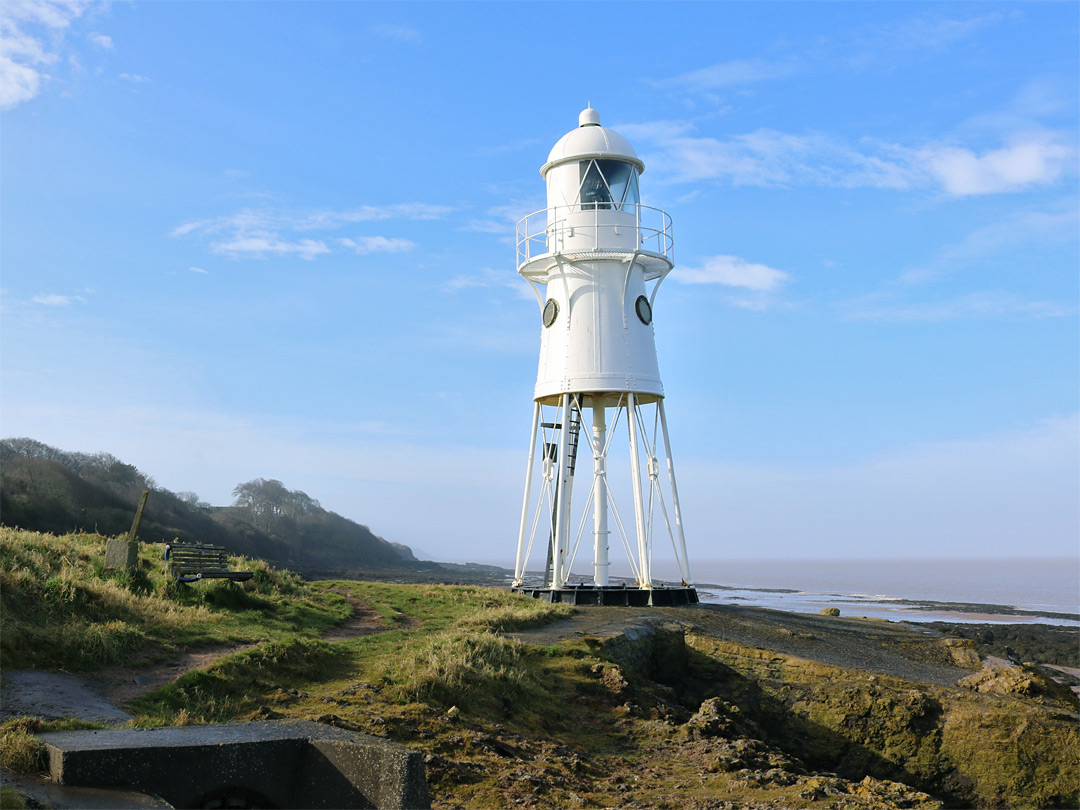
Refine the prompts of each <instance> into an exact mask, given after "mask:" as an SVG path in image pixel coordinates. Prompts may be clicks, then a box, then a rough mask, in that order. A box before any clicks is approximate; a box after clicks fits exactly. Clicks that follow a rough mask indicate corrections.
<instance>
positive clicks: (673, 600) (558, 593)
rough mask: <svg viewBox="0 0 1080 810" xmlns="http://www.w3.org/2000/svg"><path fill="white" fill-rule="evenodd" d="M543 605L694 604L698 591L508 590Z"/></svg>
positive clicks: (613, 588) (610, 587) (689, 588)
mask: <svg viewBox="0 0 1080 810" xmlns="http://www.w3.org/2000/svg"><path fill="white" fill-rule="evenodd" d="M510 590H511V591H513V592H514V593H522V594H525V595H526V596H531V597H532V598H533V599H543V600H544V601H545V602H565V603H566V604H569V605H615V606H621V607H649V606H651V607H671V606H675V605H696V604H697V602H698V596H697V590H696V589H695V588H694V587H693V586H689V585H688V586H684V587H681V588H672V587H664V586H657V587H654V588H652V589H651V590H650V589H646V588H629V587H627V586H626V585H608V586H606V587H601V586H599V585H566V586H565V587H562V588H535V587H530V586H525V585H519V586H518V587H516V588H511V589H510Z"/></svg>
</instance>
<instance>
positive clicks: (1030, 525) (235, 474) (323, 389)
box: [0, 0, 1080, 569]
mask: <svg viewBox="0 0 1080 810" xmlns="http://www.w3.org/2000/svg"><path fill="white" fill-rule="evenodd" d="M0 13H2V15H3V17H2V18H0V25H2V34H3V37H4V47H3V52H2V55H0V104H2V105H3V106H2V116H3V117H2V133H0V160H2V166H0V169H2V175H0V178H2V179H0V205H2V222H0V224H2V243H0V272H2V278H0V283H2V288H3V303H2V307H3V309H2V337H3V344H2V366H0V373H2V379H0V383H2V385H0V397H2V399H0V406H2V410H0V420H2V423H0V430H2V433H3V435H4V436H31V437H33V438H36V439H38V440H41V441H44V442H47V443H49V444H53V445H56V446H59V447H62V448H64V449H68V450H80V451H85V452H96V451H107V452H111V453H113V454H115V455H117V456H119V457H121V458H123V459H124V460H126V461H129V462H131V463H134V464H135V465H137V466H138V467H139V468H140V469H141V470H143V471H144V472H147V473H149V474H151V475H153V476H154V477H155V478H156V480H157V481H158V483H159V484H160V485H162V486H164V487H167V488H169V489H172V490H174V491H179V490H193V491H195V492H197V493H198V494H199V496H200V497H201V498H203V499H204V500H207V501H210V502H212V503H214V504H225V503H228V502H230V501H231V497H232V496H231V491H232V488H233V487H234V486H235V485H236V484H237V483H239V482H241V481H247V480H250V479H252V478H255V477H265V478H278V479H280V480H282V481H283V482H284V483H285V484H286V486H288V487H290V488H293V489H303V490H304V491H306V492H308V493H309V494H310V495H312V496H313V497H316V498H319V499H320V500H321V501H322V503H323V505H324V506H326V507H327V508H330V509H333V510H334V511H337V512H339V513H341V514H343V515H346V516H347V517H350V518H353V519H355V520H358V521H360V522H362V523H365V524H367V525H369V526H370V527H371V528H372V529H373V530H374V531H375V532H376V533H378V534H380V535H382V536H384V537H386V538H387V539H389V540H394V541H399V542H403V543H407V544H409V545H412V546H414V547H416V548H417V549H419V550H421V551H423V552H426V553H427V554H429V555H431V556H433V557H436V558H438V559H447V560H465V559H471V560H478V561H485V562H495V563H500V564H503V565H507V566H512V564H513V555H514V549H515V543H516V529H517V520H518V514H519V509H520V503H521V487H522V485H523V483H524V473H525V460H526V453H527V447H526V445H527V443H528V431H529V424H530V418H531V406H532V403H531V395H532V386H533V383H534V382H535V378H536V361H537V353H538V348H539V330H540V321H539V313H538V311H537V305H536V301H535V299H534V298H533V296H532V294H531V292H530V291H529V289H528V286H527V285H526V284H525V282H523V281H522V280H521V279H520V278H519V277H518V276H517V274H516V273H515V267H514V261H515V258H514V257H515V254H514V245H513V237H514V224H515V222H516V221H517V219H519V218H520V217H522V216H524V215H525V214H527V213H529V212H531V211H535V210H537V209H540V208H543V207H544V205H545V200H544V187H543V182H542V180H541V178H540V176H539V174H538V169H539V167H540V166H541V165H542V164H543V163H544V162H545V160H546V157H547V153H548V151H549V149H550V148H551V146H552V145H553V144H554V143H555V141H556V140H557V139H558V138H559V137H560V136H561V135H563V134H564V133H565V132H566V131H568V130H569V129H571V128H573V127H574V126H576V124H577V115H578V113H579V111H580V110H581V109H582V108H584V107H585V106H586V104H587V103H589V102H591V103H592V105H593V106H594V107H596V108H597V109H598V110H599V112H600V115H601V117H602V119H603V123H604V125H606V126H609V127H611V128H613V129H615V130H616V131H618V132H619V133H621V134H622V135H624V136H625V137H627V138H628V139H629V140H630V141H631V143H633V144H634V146H635V148H636V149H637V151H638V154H639V155H640V156H641V157H642V159H643V160H644V162H645V166H646V169H645V172H644V174H643V175H642V196H643V201H644V202H645V203H647V204H649V205H652V206H656V207H659V208H663V209H665V210H666V211H668V212H669V213H670V214H671V216H672V218H673V220H674V234H675V257H676V262H677V264H676V270H675V271H674V272H673V273H672V274H671V276H670V277H669V279H667V280H666V281H665V282H664V285H663V287H662V289H661V290H660V293H659V295H658V298H657V301H656V311H655V327H656V339H657V351H658V355H659V361H660V369H661V374H662V376H663V379H664V385H665V390H666V393H667V400H666V405H667V410H668V417H669V420H670V423H671V431H672V445H673V450H674V458H675V463H676V468H677V471H678V474H679V488H680V494H681V495H682V500H683V512H684V516H685V522H686V527H687V543H688V548H689V556H690V562H691V567H692V569H693V568H694V566H695V563H696V562H699V561H701V562H703V563H706V564H711V563H710V561H713V560H723V559H725V558H733V557H738V558H747V557H763V558H786V557H825V558H830V557H835V558H841V557H900V556H938V557H963V556H1010V555H1011V556H1016V555H1036V556H1038V555H1067V556H1073V557H1075V556H1076V554H1077V537H1078V533H1080V525H1078V515H1080V504H1078V499H1080V495H1078V493H1080V458H1078V456H1080V450H1078V447H1080V416H1078V411H1080V403H1078V391H1080V380H1078V368H1080V363H1078V339H1077V335H1078V323H1077V315H1078V300H1080V296H1078V274H1077V268H1078V266H1080V261H1078V259H1080V257H1078V231H1080V228H1078V222H1080V218H1078V199H1080V194H1078V179H1077V177H1078V173H1077V168H1078V160H1077V151H1078V149H1077V147H1078V117H1080V116H1078V100H1080V93H1078V87H1077V84H1078V80H1077V77H1078V76H1080V59H1078V44H1077V43H1078V42H1080V31H1078V27H1080V26H1078V21H1080V20H1078V18H1080V7H1078V6H1077V5H1076V4H1075V3H1015V4H1014V3H1005V2H1000V3H985V4H984V3H956V4H950V3H917V2H905V3H813V2H806V3H791V4H785V3H693V4H682V3H652V2H639V3H618V4H616V3H573V4H562V3H554V2H551V3H456V2H448V3H435V4H427V3H388V4H383V3H358V2H356V3H354V2H333V3H320V2H298V3H287V2H273V3H270V2H132V3H121V2H114V3H108V4H106V3H85V2H76V1H75V0H72V2H25V3H24V2H19V1H18V0H7V1H6V2H5V3H4V6H3V9H2V10H0ZM552 32H560V33H557V34H556V33H552ZM658 553H659V550H658Z"/></svg>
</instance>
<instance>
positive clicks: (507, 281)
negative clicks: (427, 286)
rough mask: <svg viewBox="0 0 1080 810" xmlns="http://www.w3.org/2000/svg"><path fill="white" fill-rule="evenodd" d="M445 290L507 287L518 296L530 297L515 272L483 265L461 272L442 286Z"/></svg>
mask: <svg viewBox="0 0 1080 810" xmlns="http://www.w3.org/2000/svg"><path fill="white" fill-rule="evenodd" d="M442 288H443V290H445V291H446V292H460V291H462V290H475V289H509V290H513V291H514V293H515V294H516V295H517V297H518V298H529V299H531V298H532V294H531V293H530V292H529V287H528V284H526V283H525V281H524V280H523V279H522V278H521V277H520V276H519V275H518V274H517V273H512V272H509V271H507V270H492V269H491V268H490V267H485V268H483V269H481V270H479V271H478V272H476V273H461V274H458V275H456V276H454V277H453V278H451V279H450V280H449V281H447V282H445V283H444V284H443V286H442Z"/></svg>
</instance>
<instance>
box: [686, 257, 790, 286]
mask: <svg viewBox="0 0 1080 810" xmlns="http://www.w3.org/2000/svg"><path fill="white" fill-rule="evenodd" d="M671 278H672V279H673V280H674V281H678V282H680V283H682V284H721V285H723V286H725V287H742V288H744V289H748V290H756V291H757V292H776V291H777V290H779V289H780V288H781V287H782V286H783V285H784V284H786V283H787V282H788V280H790V278H791V276H790V275H788V274H787V273H785V272H784V271H783V270H777V269H776V268H775V267H769V266H768V265H765V264H757V263H755V262H748V261H747V260H746V259H741V258H739V257H738V256H723V255H721V256H711V257H709V258H708V259H706V260H705V261H704V262H703V263H702V264H701V266H700V267H678V268H676V269H675V270H674V271H672V273H671Z"/></svg>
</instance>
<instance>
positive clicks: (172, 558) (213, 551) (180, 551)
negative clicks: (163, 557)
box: [168, 543, 255, 582]
mask: <svg viewBox="0 0 1080 810" xmlns="http://www.w3.org/2000/svg"><path fill="white" fill-rule="evenodd" d="M168 565H169V571H170V572H171V573H172V575H173V578H174V579H177V580H179V581H182V582H193V581H195V580H197V579H231V580H233V581H235V582H244V581H246V580H249V579H251V578H252V577H253V576H255V574H254V573H253V572H251V571H230V570H228V566H229V558H228V553H227V552H226V551H225V549H224V548H223V547H222V546H211V545H202V544H190V543H178V544H175V545H170V546H169V550H168Z"/></svg>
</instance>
